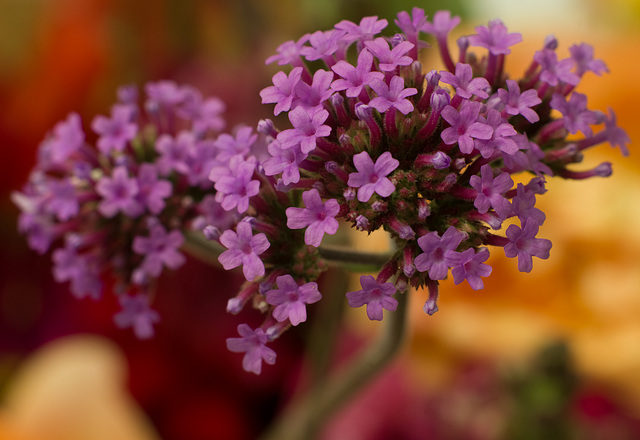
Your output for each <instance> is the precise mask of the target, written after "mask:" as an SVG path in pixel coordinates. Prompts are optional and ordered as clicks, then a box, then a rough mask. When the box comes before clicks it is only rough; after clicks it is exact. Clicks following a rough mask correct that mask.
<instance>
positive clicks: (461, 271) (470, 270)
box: [445, 248, 491, 290]
mask: <svg viewBox="0 0 640 440" xmlns="http://www.w3.org/2000/svg"><path fill="white" fill-rule="evenodd" d="M488 258H489V250H488V249H486V248H483V249H482V250H480V251H479V252H478V253H476V251H475V250H474V249H473V248H469V249H467V250H466V251H463V252H455V251H447V252H446V253H445V260H446V261H447V265H448V266H449V267H451V275H453V282H454V284H456V285H458V284H460V283H461V282H463V281H464V280H467V282H468V283H469V285H470V286H471V288H472V289H473V290H480V289H483V288H484V283H483V282H482V280H481V279H480V277H488V276H489V275H490V274H491V266H489V265H488V264H484V262H485V261H487V259H488Z"/></svg>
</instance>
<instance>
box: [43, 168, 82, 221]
mask: <svg viewBox="0 0 640 440" xmlns="http://www.w3.org/2000/svg"><path fill="white" fill-rule="evenodd" d="M48 188H49V194H48V196H47V197H46V198H45V206H46V209H47V211H48V212H49V213H51V214H53V215H55V216H56V218H57V219H58V220H60V221H61V222H64V221H67V220H70V219H71V218H73V217H75V216H76V215H78V212H79V211H80V204H79V199H78V191H77V189H76V187H75V186H74V185H73V183H71V180H70V179H69V178H65V179H62V180H52V181H51V182H50V183H49V185H48Z"/></svg>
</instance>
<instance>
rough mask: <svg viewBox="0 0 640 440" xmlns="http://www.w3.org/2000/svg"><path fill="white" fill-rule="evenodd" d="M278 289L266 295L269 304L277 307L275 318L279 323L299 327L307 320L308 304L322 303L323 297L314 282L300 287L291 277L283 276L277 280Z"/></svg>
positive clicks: (274, 313)
mask: <svg viewBox="0 0 640 440" xmlns="http://www.w3.org/2000/svg"><path fill="white" fill-rule="evenodd" d="M276 284H277V285H278V288H277V289H272V290H269V291H268V292H267V293H266V300H267V303H269V304H271V305H272V306H276V307H275V309H274V310H273V317H274V318H276V320H277V321H278V322H282V321H286V320H287V319H288V320H289V322H291V325H298V324H300V323H301V322H304V321H306V320H307V309H306V307H305V305H306V304H313V303H315V302H318V301H320V299H321V298H322V295H321V294H320V292H319V291H318V284H317V283H314V282H310V283H306V284H303V285H302V286H299V285H298V283H296V282H295V280H294V279H293V277H292V276H291V275H288V274H287V275H282V276H279V277H278V278H276Z"/></svg>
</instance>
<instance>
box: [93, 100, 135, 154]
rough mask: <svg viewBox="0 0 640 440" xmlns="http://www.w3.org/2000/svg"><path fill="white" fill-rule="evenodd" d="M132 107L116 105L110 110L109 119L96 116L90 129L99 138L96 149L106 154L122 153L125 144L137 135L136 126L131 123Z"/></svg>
mask: <svg viewBox="0 0 640 440" xmlns="http://www.w3.org/2000/svg"><path fill="white" fill-rule="evenodd" d="M133 112H134V107H132V106H129V105H122V104H116V105H114V106H113V108H112V109H111V118H107V117H105V116H96V117H95V119H94V120H93V122H92V123H91V128H93V131H95V132H96V133H97V134H98V135H100V138H99V139H98V143H97V146H98V149H99V150H100V151H101V152H102V153H104V154H108V153H109V152H110V151H113V150H115V151H122V150H124V147H125V146H126V145H127V142H129V141H130V140H132V139H133V138H135V137H136V135H137V134H138V125H137V124H136V123H134V122H132V119H133Z"/></svg>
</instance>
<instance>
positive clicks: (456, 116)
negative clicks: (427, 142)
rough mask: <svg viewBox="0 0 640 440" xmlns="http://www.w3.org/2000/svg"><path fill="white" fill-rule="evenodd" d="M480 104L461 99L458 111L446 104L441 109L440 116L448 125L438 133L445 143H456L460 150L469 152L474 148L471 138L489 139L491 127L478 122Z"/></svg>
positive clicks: (464, 152) (465, 152) (491, 132)
mask: <svg viewBox="0 0 640 440" xmlns="http://www.w3.org/2000/svg"><path fill="white" fill-rule="evenodd" d="M481 107H482V104H481V103H479V102H476V101H463V102H462V105H461V106H460V111H459V112H458V110H456V109H455V108H454V107H452V106H450V105H448V106H446V107H445V108H444V109H442V113H441V115H442V118H443V119H444V120H445V121H447V122H448V123H449V125H450V127H448V128H445V129H444V130H443V131H442V134H441V135H440V136H441V137H442V140H443V141H444V143H445V144H447V145H452V144H455V143H456V142H457V143H458V147H459V148H460V152H461V153H463V154H471V152H472V151H473V148H474V143H473V139H474V138H475V139H484V140H487V139H491V135H492V134H493V128H492V127H491V126H489V125H487V124H485V123H483V122H478V115H479V114H480V108H481Z"/></svg>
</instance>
